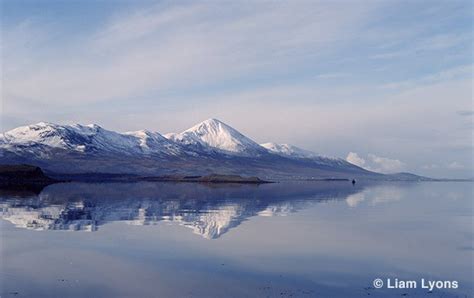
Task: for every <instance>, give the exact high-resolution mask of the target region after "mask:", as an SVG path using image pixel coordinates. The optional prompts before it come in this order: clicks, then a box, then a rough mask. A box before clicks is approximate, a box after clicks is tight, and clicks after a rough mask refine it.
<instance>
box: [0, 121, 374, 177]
mask: <svg viewBox="0 0 474 298" xmlns="http://www.w3.org/2000/svg"><path fill="white" fill-rule="evenodd" d="M0 157H1V159H0V163H2V164H18V163H21V164H31V165H34V166H39V167H41V168H42V169H44V170H46V171H47V172H55V173H64V174H80V173H90V172H95V173H117V174H118V173H120V174H139V175H168V174H178V175H181V174H184V175H207V174H212V173H219V174H229V175H244V176H246V175H247V176H259V177H261V178H267V179H280V178H284V179H288V178H291V179H306V178H334V177H348V176H350V177H353V176H356V175H359V176H360V175H379V174H377V173H372V172H369V171H366V170H364V169H361V168H359V167H357V166H355V165H352V164H350V163H348V162H346V161H345V160H343V159H338V158H329V157H324V156H320V155H318V154H316V153H313V152H310V151H307V150H304V149H301V148H298V147H295V146H292V145H288V144H275V143H266V144H262V145H259V144H258V143H256V142H255V141H253V140H252V139H250V138H248V137H246V136H244V135H243V134H242V133H240V132H238V131H237V130H236V129H234V128H232V127H231V126H229V125H227V124H225V123H223V122H222V121H219V120H216V119H208V120H206V121H203V122H201V123H199V124H197V125H195V126H193V127H191V128H190V129H188V130H185V131H184V132H182V133H171V134H166V135H165V136H163V135H161V134H160V133H158V132H152V131H147V130H140V131H133V132H125V133H119V132H114V131H111V130H107V129H104V128H102V127H100V126H98V125H95V124H90V125H81V124H74V125H58V124H52V123H45V122H40V123H37V124H33V125H27V126H22V127H18V128H15V129H13V130H10V131H8V132H5V133H3V134H0Z"/></svg>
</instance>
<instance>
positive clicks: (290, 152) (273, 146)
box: [260, 143, 319, 158]
mask: <svg viewBox="0 0 474 298" xmlns="http://www.w3.org/2000/svg"><path fill="white" fill-rule="evenodd" d="M260 146H262V147H264V148H266V149H268V150H269V151H270V152H272V153H275V154H278V155H282V156H286V157H297V158H313V157H319V155H318V154H316V153H314V152H312V151H309V150H305V149H301V148H299V147H296V146H293V145H290V144H277V143H265V144H260Z"/></svg>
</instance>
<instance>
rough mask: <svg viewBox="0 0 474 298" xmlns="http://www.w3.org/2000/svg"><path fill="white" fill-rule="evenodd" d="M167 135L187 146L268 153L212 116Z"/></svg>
mask: <svg viewBox="0 0 474 298" xmlns="http://www.w3.org/2000/svg"><path fill="white" fill-rule="evenodd" d="M165 137H167V138H168V139H170V140H173V141H174V142H177V143H179V144H182V145H185V146H190V147H195V148H200V149H205V150H209V149H211V150H218V151H222V152H225V153H228V154H241V155H254V154H259V153H260V154H261V153H266V150H265V149H264V148H262V147H261V146H260V145H259V144H257V143H256V142H254V141H252V140H251V139H249V138H248V137H246V136H244V135H243V134H241V133H240V132H238V131H237V130H235V129H234V128H232V127H230V126H229V125H227V124H225V123H224V122H222V121H219V120H217V119H212V118H211V119H208V120H205V121H203V122H201V123H199V124H197V125H195V126H193V127H191V128H190V129H188V130H185V131H183V132H182V133H169V134H166V135H165Z"/></svg>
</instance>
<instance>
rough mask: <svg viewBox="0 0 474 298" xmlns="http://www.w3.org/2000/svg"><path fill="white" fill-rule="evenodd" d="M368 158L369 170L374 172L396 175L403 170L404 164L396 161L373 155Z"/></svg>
mask: <svg viewBox="0 0 474 298" xmlns="http://www.w3.org/2000/svg"><path fill="white" fill-rule="evenodd" d="M368 157H369V159H370V161H371V162H372V165H371V168H372V169H373V170H374V171H376V172H381V173H396V172H400V171H402V170H403V169H405V163H403V162H401V161H400V160H398V159H391V158H388V157H381V156H377V155H375V154H369V155H368Z"/></svg>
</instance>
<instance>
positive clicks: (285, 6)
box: [1, 0, 473, 177]
mask: <svg viewBox="0 0 474 298" xmlns="http://www.w3.org/2000/svg"><path fill="white" fill-rule="evenodd" d="M1 3H2V28H1V29H2V32H1V33H2V38H1V50H2V94H1V96H2V111H1V112H2V114H1V115H2V118H1V130H2V131H5V130H8V129H11V128H14V127H16V126H19V125H25V124H30V123H33V122H39V121H49V122H56V123H71V122H80V123H98V124H100V125H102V126H104V127H106V128H108V129H113V130H118V131H129V130H136V129H143V128H147V129H150V130H156V131H159V132H161V133H167V132H171V131H181V130H183V129H185V128H188V127H190V126H192V125H193V124H195V123H197V122H199V121H202V120H204V119H207V118H210V117H214V118H218V119H221V120H222V121H224V122H226V123H228V124H230V125H231V126H233V127H235V128H237V129H238V130H240V131H242V132H243V133H244V134H246V135H248V136H249V137H251V138H253V139H255V140H256V141H258V142H262V143H263V142H268V141H274V142H281V143H292V144H295V145H297V146H300V147H303V148H306V149H309V150H313V151H316V152H319V153H322V154H325V155H333V156H339V157H344V158H345V157H348V158H349V160H351V161H352V162H355V163H358V164H360V165H363V166H364V167H367V168H370V169H374V170H379V171H384V172H394V171H412V172H416V173H419V174H424V175H430V176H436V177H472V176H473V173H472V168H473V165H472V149H473V148H472V147H473V142H472V140H473V139H472V138H473V102H472V50H473V49H472V41H473V40H472V38H473V36H472V32H473V30H472V29H473V28H472V26H473V24H472V17H473V15H472V14H473V7H472V2H471V1H291V2H290V1H279V2H277V1H242V2H239V1H232V2H230V1H228V2H221V1H59V0H56V1H5V0H2V1H1Z"/></svg>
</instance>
